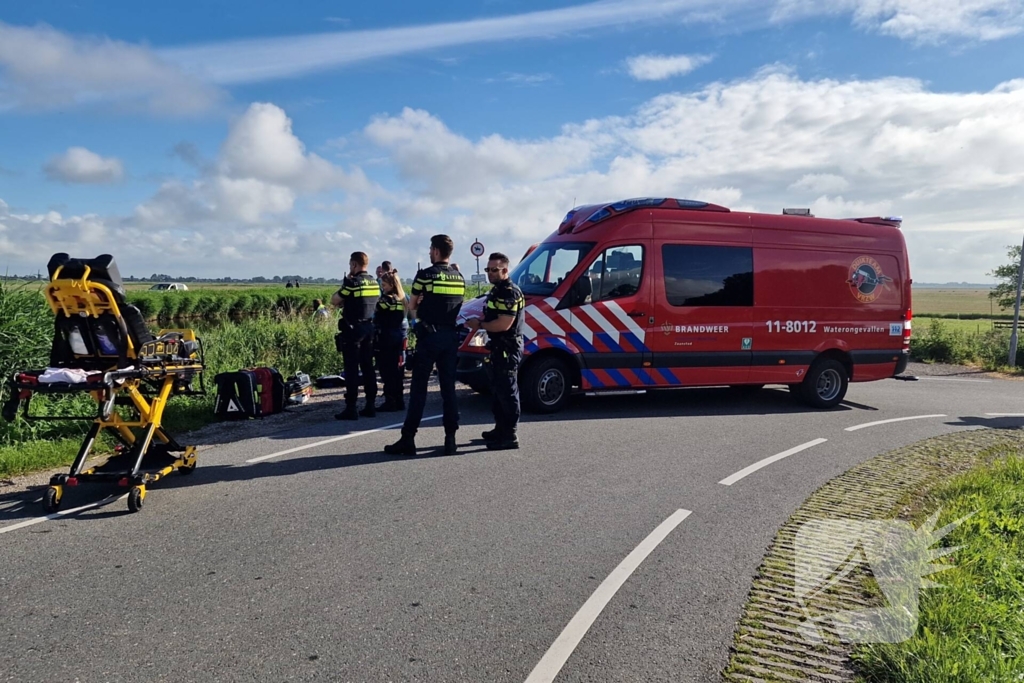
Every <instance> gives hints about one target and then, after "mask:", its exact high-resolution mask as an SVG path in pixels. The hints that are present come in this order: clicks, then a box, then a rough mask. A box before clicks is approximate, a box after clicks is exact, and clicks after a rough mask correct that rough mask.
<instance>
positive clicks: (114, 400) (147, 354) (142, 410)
mask: <svg viewBox="0 0 1024 683" xmlns="http://www.w3.org/2000/svg"><path fill="white" fill-rule="evenodd" d="M61 270H62V267H60V268H58V269H57V270H56V272H55V273H54V275H53V278H52V280H51V282H50V283H49V284H48V285H47V286H46V288H45V295H46V300H47V302H48V303H49V305H50V308H51V310H53V313H54V315H55V316H61V315H63V316H67V317H69V318H70V317H72V316H76V315H78V316H88V317H93V318H99V317H100V316H103V315H110V316H113V318H114V319H115V320H116V321H117V325H118V327H119V329H120V337H119V338H120V342H121V344H120V346H121V348H119V349H118V356H117V357H116V358H115V357H113V356H111V355H110V354H106V355H104V354H102V352H100V351H96V352H95V353H92V354H88V355H80V354H77V353H76V354H74V355H75V359H76V361H77V360H80V361H81V363H80V365H82V366H84V367H83V369H86V370H89V369H91V370H94V371H95V370H96V368H97V366H98V365H103V364H105V362H106V361H108V360H109V365H108V367H107V369H106V370H102V371H99V372H102V378H100V376H99V372H95V373H94V375H93V376H91V377H90V381H87V382H84V383H76V384H69V383H63V382H57V383H40V382H38V376H39V374H41V373H40V372H39V371H26V372H20V373H15V374H14V377H13V378H12V379H11V382H10V384H11V392H12V396H11V401H12V403H13V404H14V407H13V410H8V411H6V412H8V413H15V414H16V412H17V407H18V403H21V404H22V417H23V418H24V419H25V420H27V421H30V422H32V421H44V420H91V421H92V425H91V426H90V427H89V431H88V432H87V433H86V435H85V438H84V440H83V442H82V445H81V447H80V448H79V450H78V455H77V456H76V457H75V460H74V462H73V463H72V465H71V468H70V470H69V472H68V473H67V474H56V475H54V476H53V477H52V478H51V479H50V482H49V486H48V487H47V489H46V492H45V493H44V496H43V507H44V509H45V510H46V511H47V512H48V513H54V512H56V511H57V510H58V509H59V507H60V504H61V500H62V498H63V495H64V489H65V487H69V486H78V485H80V484H83V483H89V482H113V483H116V484H118V485H120V486H122V487H128V488H129V491H128V509H129V510H130V511H132V512H137V511H139V510H141V509H142V505H143V501H144V500H145V498H146V489H147V486H149V485H151V484H154V483H156V482H158V481H159V480H160V479H162V478H164V477H166V476H167V475H169V474H171V473H172V472H175V471H177V472H180V473H181V474H185V475H187V474H191V473H192V472H193V471H194V470H195V467H196V448H195V446H182V445H180V444H179V443H178V442H177V441H176V440H175V439H174V438H173V437H172V436H171V435H170V434H169V433H168V432H167V431H166V430H165V429H164V428H163V426H162V420H163V415H164V409H165V408H166V406H167V402H168V401H169V400H170V399H171V397H172V396H175V395H193V396H194V395H203V394H205V393H206V390H205V385H204V384H203V379H202V378H203V374H202V373H203V370H204V367H205V366H204V353H203V347H202V342H201V341H200V340H199V339H198V338H197V337H196V336H195V333H194V332H193V331H192V330H173V329H168V330H160V332H159V333H158V334H157V337H156V339H154V340H152V341H148V342H145V343H142V344H140V345H139V348H136V344H135V340H134V339H133V338H132V336H131V334H129V332H128V326H127V324H126V322H125V319H124V316H123V315H122V311H121V309H120V307H119V306H118V299H117V297H115V295H114V292H113V291H112V290H111V288H110V287H108V286H107V285H106V284H103V283H102V282H97V281H95V280H90V279H89V275H90V272H91V271H90V268H89V266H85V269H84V275H83V276H82V277H81V278H80V279H72V278H61V277H60V274H61ZM76 364H79V363H76ZM195 378H198V379H199V387H198V388H195V387H194V386H193V380H194V379H195ZM83 392H88V393H89V395H90V396H91V397H92V399H93V400H94V401H95V402H96V404H97V413H96V414H95V416H63V415H32V414H31V413H30V411H29V406H30V404H31V399H32V395H33V394H37V393H40V394H76V393H83ZM117 406H123V407H126V408H127V410H123V411H118V410H117V409H116V407H117ZM122 413H126V414H122ZM104 431H108V432H109V433H110V434H111V435H112V436H113V437H114V438H115V439H116V440H117V441H118V443H119V447H120V452H119V453H118V454H116V455H115V456H113V457H112V458H110V459H109V460H108V461H107V462H106V463H104V464H102V465H98V466H94V467H90V468H88V469H85V463H86V460H87V459H88V457H89V454H90V453H91V451H92V449H93V446H94V445H95V443H96V440H97V438H99V436H100V434H102V433H103V432H104ZM158 451H159V452H158ZM153 455H155V456H163V457H162V458H161V459H162V460H163V463H162V465H163V466H160V467H156V468H146V467H145V465H146V464H147V463H146V462H145V461H146V458H147V456H153ZM150 459H151V460H152V459H154V458H150Z"/></svg>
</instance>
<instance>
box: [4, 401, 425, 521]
mask: <svg viewBox="0 0 1024 683" xmlns="http://www.w3.org/2000/svg"><path fill="white" fill-rule="evenodd" d="M440 417H441V416H440V415H430V416H429V417H425V418H423V420H422V421H423V422H426V421H427V420H437V419H439V418H440ZM401 426H402V423H401V422H397V423H395V424H391V425H387V426H385V427H377V428H376V429H366V430H363V431H361V432H353V433H351V434H343V435H341V436H336V437H334V438H333V439H326V440H325V441H317V442H316V443H310V444H306V445H305V446H296V447H295V448H289V449H288V450H285V451H278V452H277V453H271V454H270V455H261V456H260V457H258V458H252V459H251V460H246V462H247V463H257V462H263V461H264V460H270V459H271V458H277V457H279V456H282V455H288V454H289V453H296V452H298V451H304V450H306V449H307V448H316V447H317V446H323V445H325V444H329V443H334V442H335V441H344V440H345V439H352V438H354V437H357V436H365V435H367V434H373V433H374V432H383V431H386V430H388V429H395V428H396V427H401ZM127 495H128V494H127V493H125V494H121V495H120V496H110V497H109V498H104V499H103V500H101V501H99V502H96V503H89V504H88V505H83V506H81V507H77V508H72V509H70V510H61V511H59V512H55V513H53V514H52V515H46V516H44V517H35V518H33V519H26V520H25V521H24V522H18V523H17V524H12V525H10V526H5V527H3V528H0V534H6V533H7V532H8V531H17V530H18V529H24V528H25V527H27V526H32V525H34V524H39V523H41V522H46V521H49V520H51V519H58V518H60V517H63V516H65V515H71V514H74V513H76V512H81V511H82V510H89V509H91V508H97V507H100V506H103V505H106V504H107V503H113V502H114V501H116V500H120V499H121V498H124V497H126V496H127Z"/></svg>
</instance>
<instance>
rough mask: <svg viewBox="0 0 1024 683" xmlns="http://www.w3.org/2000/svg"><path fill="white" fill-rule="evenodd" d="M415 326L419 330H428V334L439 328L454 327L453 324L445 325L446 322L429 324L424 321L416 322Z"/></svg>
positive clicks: (451, 328) (448, 328)
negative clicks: (443, 323)
mask: <svg viewBox="0 0 1024 683" xmlns="http://www.w3.org/2000/svg"><path fill="white" fill-rule="evenodd" d="M416 327H417V328H418V330H419V331H422V332H429V333H430V334H433V333H435V332H440V331H441V330H454V329H455V325H447V324H445V325H430V324H428V323H424V322H421V323H418V324H417V326H416Z"/></svg>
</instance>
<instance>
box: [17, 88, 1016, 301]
mask: <svg viewBox="0 0 1024 683" xmlns="http://www.w3.org/2000/svg"><path fill="white" fill-rule="evenodd" d="M363 137H364V140H363V142H364V143H365V144H364V145H362V146H361V147H365V146H366V145H369V146H371V148H370V149H363V151H364V152H365V154H366V155H367V156H368V157H373V158H378V157H382V158H384V159H385V160H387V161H388V164H389V166H387V167H384V168H381V169H379V171H380V173H382V174H383V175H384V176H385V177H388V178H389V181H390V182H391V183H392V188H391V191H389V192H387V191H384V190H383V189H381V188H380V187H378V186H375V185H373V184H372V183H371V182H370V181H369V180H367V179H366V178H365V177H364V176H362V174H361V172H360V171H359V170H358V169H355V170H351V171H347V172H346V171H342V170H341V169H339V168H337V167H335V166H332V165H330V164H328V163H327V162H326V161H324V160H323V159H320V158H319V157H316V156H315V155H313V154H311V153H309V152H308V151H307V150H306V148H305V146H304V145H303V144H302V142H301V141H300V140H299V139H298V138H297V136H296V134H295V132H294V131H293V130H292V128H291V124H290V123H289V122H288V119H287V117H286V116H285V115H284V114H283V112H280V110H277V109H276V108H274V107H272V106H271V105H254V106H253V107H252V108H250V110H249V112H247V113H246V114H245V115H244V116H242V117H241V118H240V119H239V120H238V121H236V122H235V123H234V125H233V127H232V129H231V130H230V132H229V133H228V135H227V138H226V140H225V142H224V144H223V146H222V148H221V153H220V155H219V157H218V159H216V160H214V161H213V162H211V163H210V164H209V168H210V170H209V171H208V172H206V173H205V174H202V175H200V176H199V177H198V178H197V179H195V180H191V181H183V180H181V181H175V182H172V183H168V184H166V185H165V186H164V187H163V188H161V190H160V191H159V192H158V193H157V195H156V196H154V197H153V198H151V199H150V200H148V201H146V202H144V203H143V204H141V205H140V207H139V209H138V211H137V213H136V215H135V216H133V217H130V218H116V217H113V218H108V219H105V220H102V221H100V220H99V219H96V218H95V217H91V218H90V217H87V216H82V217H73V218H63V217H60V216H59V215H56V216H54V215H50V214H40V215H39V216H35V217H22V218H19V219H17V220H15V219H11V218H9V217H8V218H5V217H3V216H0V225H4V226H6V227H5V229H4V230H0V240H7V242H9V243H11V244H13V246H14V248H15V249H16V250H17V252H16V253H18V254H21V256H17V257H12V261H11V263H13V264H15V266H16V267H15V270H19V271H20V270H22V268H21V267H20V266H17V264H18V263H29V264H35V263H36V262H37V261H38V260H39V254H44V253H48V251H55V250H59V249H64V248H65V247H64V242H63V241H62V240H65V239H67V240H70V243H71V244H78V243H81V241H80V240H79V242H76V241H75V240H76V239H78V237H77V235H78V231H79V230H80V228H81V227H82V226H85V225H91V226H93V228H94V229H98V228H103V229H105V230H107V233H105V234H106V237H105V242H104V243H105V244H106V245H107V249H109V245H110V244H116V245H118V248H119V249H120V250H122V251H123V252H124V253H125V254H126V255H128V256H130V258H131V259H132V260H133V262H139V263H143V262H145V263H147V264H148V265H147V266H146V267H145V268H142V270H145V271H148V272H152V270H154V269H156V270H168V269H172V267H171V266H167V267H166V268H165V267H164V266H162V265H160V264H163V263H168V264H172V263H176V264H180V265H179V266H177V267H175V268H173V269H174V270H177V271H179V272H190V273H197V274H258V273H271V274H272V273H274V272H287V271H283V270H282V269H284V268H285V266H289V269H290V270H291V272H309V273H310V274H323V275H327V274H333V273H335V272H336V270H337V258H336V257H337V254H338V253H344V252H345V250H346V249H347V250H349V251H351V250H352V249H354V248H360V249H364V250H365V251H368V252H369V253H370V254H371V257H372V258H374V259H375V260H376V259H377V258H378V257H379V258H389V259H391V260H393V261H395V262H396V263H397V264H398V266H399V268H400V269H401V270H403V272H408V271H409V270H410V269H411V268H412V267H413V265H414V264H415V262H416V261H417V260H419V261H423V260H425V258H426V254H425V247H426V243H427V239H428V238H429V236H430V235H431V234H433V233H436V232H446V233H448V234H450V235H452V237H453V238H454V239H455V240H456V255H457V258H458V259H459V260H462V261H465V260H466V259H468V258H469V257H468V245H469V244H470V243H471V242H472V241H473V239H475V238H479V239H480V240H481V241H483V242H484V243H485V244H486V245H487V247H488V248H491V249H500V250H502V251H505V252H506V253H512V254H521V253H523V251H524V250H525V248H526V247H527V246H528V245H529V244H530V243H532V242H536V241H540V240H541V239H543V238H544V237H545V236H547V235H548V234H550V233H551V231H552V230H554V228H555V226H557V224H558V222H559V220H560V219H561V218H562V216H564V215H565V212H566V211H567V210H568V209H570V208H572V206H573V205H574V204H576V205H582V204H593V203H600V202H606V201H615V200H618V199H623V198H627V197H636V196H668V197H673V196H674V197H681V198H691V199H704V200H706V201H713V202H715V203H720V204H724V205H725V206H729V207H730V208H732V209H733V210H755V211H764V212H767V213H773V214H777V213H779V212H780V211H781V210H782V208H783V207H787V206H810V207H811V208H812V210H813V211H814V213H815V214H817V215H819V216H824V217H848V216H853V215H877V214H883V215H886V214H897V215H902V216H903V217H904V227H903V230H904V234H905V235H906V237H907V242H908V246H909V248H910V254H911V262H912V269H913V273H914V278H915V280H917V281H947V280H957V281H960V280H966V281H975V282H977V281H986V279H987V278H986V276H985V273H987V272H988V271H989V270H991V269H992V268H993V267H995V266H996V265H999V264H1000V263H1001V262H1002V261H1003V260H1004V258H1005V248H1004V247H1005V245H1006V244H1009V243H1013V242H1017V241H1018V240H1019V228H1020V226H1019V188H1020V186H1021V185H1022V184H1024V80H1019V81H1011V82H1008V83H1004V84H1002V85H1000V86H998V87H996V88H994V89H991V90H989V91H985V92H935V91H932V90H929V89H928V88H927V87H926V86H925V85H924V84H922V83H921V82H920V81H916V80H912V79H896V78H888V79H878V80H846V81H839V80H832V79H817V80H804V79H801V78H799V77H798V76H797V75H795V74H793V73H787V72H780V71H771V70H766V71H762V72H759V73H756V74H754V75H753V76H752V77H750V78H746V79H741V80H736V81H731V82H719V83H713V84H710V85H708V86H706V87H703V88H700V89H697V90H693V91H684V92H675V93H668V94H665V95H661V96H659V97H656V98H653V99H652V100H650V101H649V102H647V103H645V104H643V105H642V106H640V107H638V108H637V109H636V110H635V111H633V112H631V113H629V114H628V115H625V116H616V117H605V118H601V119H592V120H586V121H581V122H578V123H574V124H568V125H565V126H564V127H563V128H562V130H560V131H559V132H558V133H557V134H555V135H552V136H550V137H546V138H535V139H514V138H509V137H505V136H502V135H496V134H494V135H485V136H482V137H477V138H470V137H468V136H466V135H464V134H460V133H459V132H458V131H454V130H452V129H451V128H449V127H448V126H447V125H446V124H445V123H444V122H443V121H442V120H441V119H439V118H438V117H437V116H435V115H432V114H431V113H429V112H426V111H422V110H414V109H405V110H403V111H402V112H400V113H398V114H397V115H394V116H380V117H378V118H375V119H373V120H372V121H370V122H369V124H368V125H367V126H366V128H365V130H364V132H363ZM325 165H326V166H325ZM305 198H309V199H310V201H311V202H312V201H314V200H315V202H316V205H315V206H309V205H304V204H303V200H304V199H305ZM7 213H8V215H9V213H10V212H9V210H7ZM30 220H31V221H34V223H33V225H35V224H40V225H49V226H53V227H51V228H49V232H47V231H45V230H36V229H31V230H30V229H25V226H26V225H28V224H29V221H30ZM58 228H59V229H62V230H65V231H69V232H71V233H72V234H70V235H58V234H57V232H54V231H56V230H58ZM142 228H144V229H142ZM150 236H153V237H152V239H150ZM4 246H5V250H4V252H5V256H6V254H7V252H8V251H12V250H11V249H9V248H7V246H6V244H5V245H4ZM227 247H233V250H231V249H229V250H228V251H226V252H222V249H224V248H227ZM86 251H95V248H90V249H88V250H86ZM96 253H100V252H96ZM119 253H120V252H119ZM221 253H224V254H229V255H230V256H231V258H232V259H236V258H237V259H241V260H231V261H229V260H228V258H227V256H219V254H221ZM197 255H198V256H197ZM124 262H125V263H126V264H127V261H126V260H125V261H124ZM5 265H6V264H5V263H0V268H3V267H4V266H5ZM292 265H294V266H296V267H298V268H299V270H295V269H294V268H292V267H291V266H292ZM31 267H32V269H34V268H35V265H32V266H31ZM126 272H134V268H132V269H127V268H126Z"/></svg>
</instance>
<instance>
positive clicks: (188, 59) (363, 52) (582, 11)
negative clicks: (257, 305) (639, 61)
mask: <svg viewBox="0 0 1024 683" xmlns="http://www.w3.org/2000/svg"><path fill="white" fill-rule="evenodd" d="M760 8H761V3H758V2H757V1H756V0H601V1H599V2H591V3H587V4H582V5H575V6H571V7H563V8H559V9H552V10H543V11H539V12H528V13H525V14H514V15H507V16H502V17H495V18H490V19H472V20H468V21H461V22H451V23H445V24H430V25H424V26H409V27H402V28H388V29H380V30H373V31H342V32H337V33H327V34H323V33H320V34H311V35H304V36H289V37H282V38H266V39H250V40H236V41H228V42H221V43H208V44H205V45H192V46H185V47H180V48H174V49H168V50H163V51H161V55H163V56H164V57H165V58H166V59H167V60H168V61H171V62H173V63H175V64H180V65H182V66H183V67H185V68H186V69H188V70H189V71H190V72H194V73H198V74H203V75H204V77H205V78H207V79H209V80H211V81H213V82H214V83H246V82H253V81H262V80H267V79H273V78H285V77H289V76H298V75H301V74H304V73H309V72H312V71H317V70H322V69H329V68H334V67H339V66H345V65H348V64H354V63H357V62H362V61H366V60H370V59H379V58H381V57H387V56H395V55H402V54H410V53H414V52H422V51H425V50H432V49H436V48H442V47H454V46H458V45H472V44H478V43H489V42H498V41H506V40H520V39H525V38H546V39H550V38H555V37H562V36H565V35H572V34H579V33H582V32H584V31H587V30H590V29H595V28H601V27H605V26H614V27H621V26H625V25H637V24H651V23H656V22H658V21H663V20H666V19H674V20H677V21H678V20H682V21H690V22H701V23H711V22H716V21H722V20H724V18H725V17H726V16H727V15H728V14H729V13H730V12H732V11H737V10H741V9H742V10H745V11H748V12H749V11H754V12H760V11H762V10H761V9H760Z"/></svg>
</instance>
